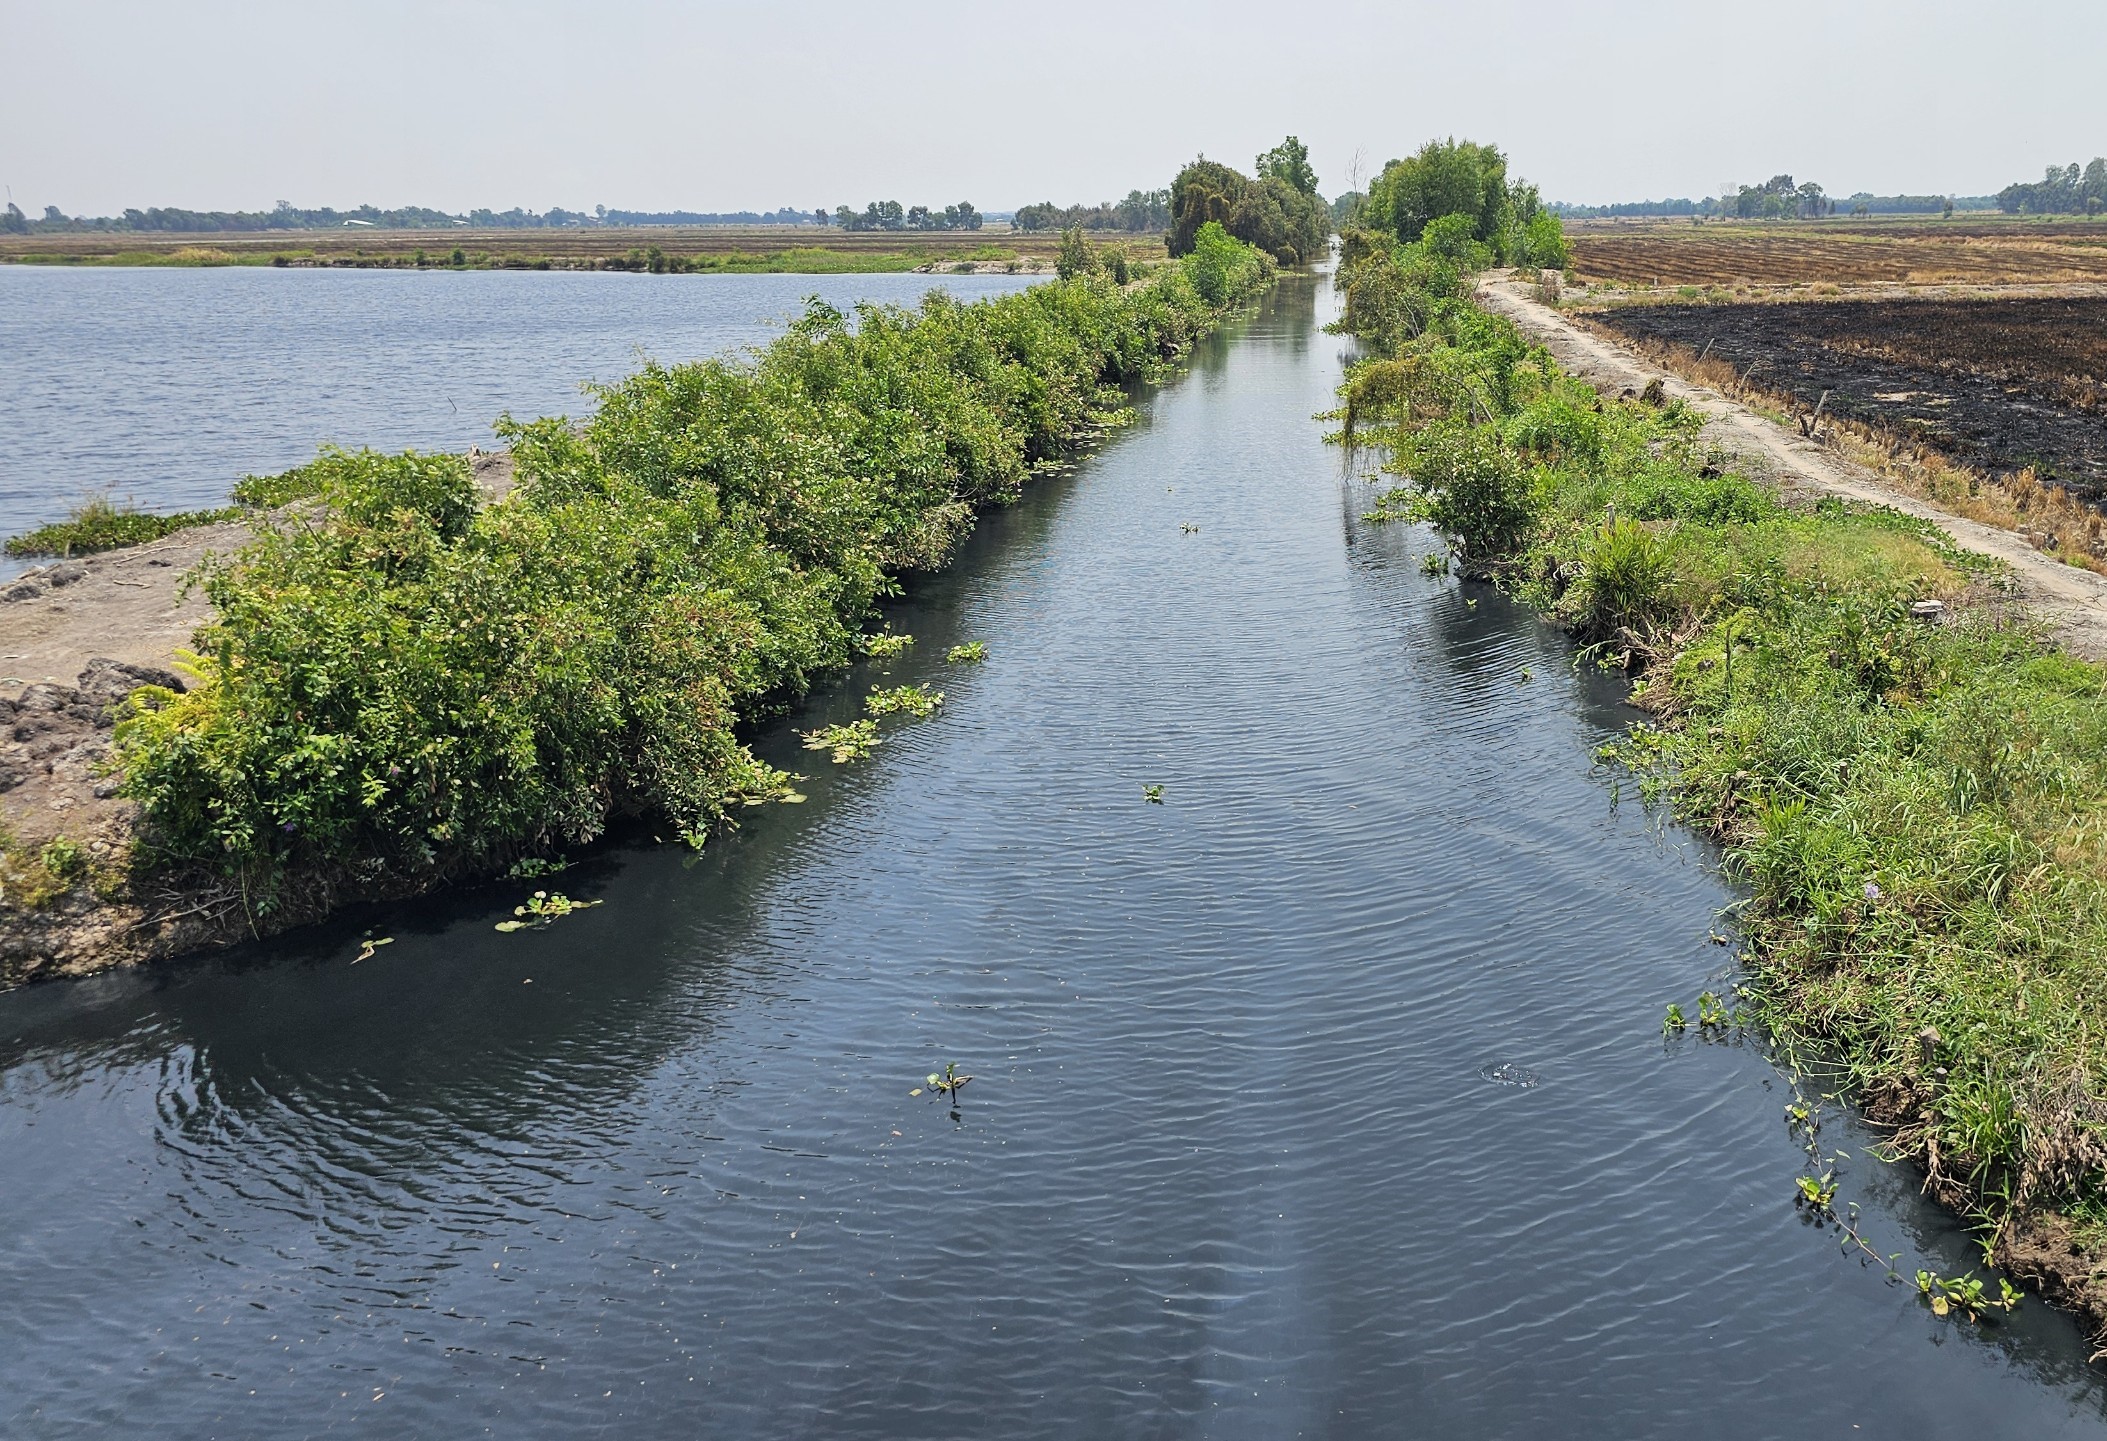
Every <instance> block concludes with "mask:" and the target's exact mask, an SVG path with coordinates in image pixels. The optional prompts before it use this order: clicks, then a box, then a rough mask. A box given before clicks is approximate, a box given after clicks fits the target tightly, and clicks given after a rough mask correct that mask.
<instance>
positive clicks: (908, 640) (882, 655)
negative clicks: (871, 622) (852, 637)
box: [863, 630, 914, 660]
mask: <svg viewBox="0 0 2107 1441" xmlns="http://www.w3.org/2000/svg"><path fill="white" fill-rule="evenodd" d="M913 644H914V637H913V636H911V635H898V634H895V633H894V632H892V631H889V630H882V631H879V632H878V633H877V634H876V635H867V636H865V637H864V638H863V652H864V654H865V655H868V656H873V657H875V658H877V659H879V660H886V659H889V658H891V657H893V656H896V655H902V654H904V653H905V652H906V650H907V648H908V647H909V646H911V645H913Z"/></svg>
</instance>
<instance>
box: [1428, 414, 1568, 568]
mask: <svg viewBox="0 0 2107 1441" xmlns="http://www.w3.org/2000/svg"><path fill="white" fill-rule="evenodd" d="M1408 463H1409V465H1410V467H1411V478H1412V483H1413V484H1414V485H1415V486H1416V487H1417V488H1418V489H1419V491H1420V492H1421V494H1423V495H1424V496H1425V497H1426V508H1425V516H1426V518H1427V519H1428V520H1430V521H1432V522H1433V523H1434V524H1435V525H1436V526H1438V527H1440V528H1441V529H1442V530H1443V531H1446V532H1447V533H1448V534H1449V536H1450V537H1451V538H1452V539H1453V540H1454V541H1455V542H1456V544H1457V546H1458V548H1459V549H1460V550H1461V551H1462V552H1463V555H1464V558H1465V560H1466V561H1467V562H1469V563H1471V564H1473V565H1483V564H1485V563H1487V562H1489V561H1495V560H1500V559H1504V558H1506V557H1508V556H1510V555H1512V554H1513V553H1514V552H1515V551H1516V550H1517V549H1518V548H1519V546H1520V545H1521V543H1522V541H1523V539H1524V538H1525V537H1526V536H1527V535H1528V534H1529V532H1530V530H1531V529H1532V527H1533V526H1534V525H1535V523H1536V517H1537V508H1538V507H1537V498H1536V495H1535V489H1534V486H1533V484H1532V480H1531V476H1530V473H1529V470H1528V468H1527V467H1526V466H1524V465H1523V464H1522V461H1521V459H1520V457H1518V456H1517V455H1515V453H1514V452H1513V451H1511V450H1509V449H1508V448H1507V447H1506V446H1504V445H1502V444H1501V443H1500V440H1499V437H1498V436H1497V435H1496V434H1494V433H1493V432H1492V431H1491V430H1490V429H1488V428H1485V427H1481V426H1474V425H1469V424H1465V423H1462V422H1458V421H1439V422H1436V423H1435V424H1432V425H1430V426H1428V427H1427V428H1425V429H1424V430H1422V431H1420V432H1419V433H1418V434H1417V435H1416V436H1414V437H1413V440H1412V445H1411V458H1410V461H1409V462H1408Z"/></svg>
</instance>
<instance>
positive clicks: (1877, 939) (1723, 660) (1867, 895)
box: [1341, 237, 2107, 1318]
mask: <svg viewBox="0 0 2107 1441" xmlns="http://www.w3.org/2000/svg"><path fill="white" fill-rule="evenodd" d="M1341 283H1342V285H1343V286H1344V288H1345V289H1346V292H1347V309H1346V317H1345V321H1344V322H1343V323H1344V325H1345V327H1346V328H1348V329H1351V330H1353V331H1355V332H1356V333H1359V334H1361V335H1362V336H1363V337H1364V338H1369V339H1370V340H1371V342H1372V343H1373V345H1374V349H1375V351H1376V355H1375V356H1374V358H1372V359H1370V360H1368V361H1367V362H1365V363H1363V364H1362V365H1361V366H1360V367H1358V368H1357V369H1356V370H1355V371H1354V372H1353V374H1352V375H1351V377H1350V379H1349V381H1348V383H1347V385H1346V387H1345V389H1344V392H1343V394H1344V398H1345V401H1346V409H1345V412H1344V414H1345V417H1346V419H1347V421H1348V425H1349V428H1350V429H1351V430H1352V431H1353V432H1354V433H1355V434H1356V437H1357V438H1358V439H1360V440H1362V441H1366V442H1372V443H1374V444H1377V445H1379V446H1383V447H1387V448H1388V450H1389V452H1390V456H1391V459H1390V464H1389V467H1388V468H1389V469H1390V470H1391V471H1393V472H1394V473H1395V474H1396V475H1398V476H1399V477H1400V478H1407V483H1406V484H1404V485H1402V486H1401V487H1400V488H1399V489H1398V490H1396V491H1394V492H1393V493H1391V495H1389V496H1388V497H1386V498H1385V500H1384V502H1383V503H1382V506H1381V507H1380V508H1379V510H1378V511H1377V514H1379V515H1404V516H1412V517H1415V518H1420V519H1425V520H1428V521H1431V522H1432V523H1433V524H1434V525H1436V526H1437V527H1439V528H1440V529H1441V530H1442V531H1443V532H1445V533H1446V534H1447V535H1448V537H1449V538H1450V540H1451V544H1452V545H1453V546H1454V548H1455V549H1456V550H1457V552H1458V553H1459V554H1460V555H1461V557H1462V558H1463V560H1464V562H1465V566H1466V568H1467V569H1468V570H1470V571H1473V572H1475V573H1477V574H1480V575H1483V576H1486V577H1488V578H1491V579H1493V580H1495V581H1497V582H1498V583H1499V584H1501V585H1503V586H1505V587H1507V588H1508V589H1510V590H1512V591H1514V592H1515V593H1516V594H1518V595H1520V596H1522V597H1523V598H1525V599H1527V600H1528V601H1530V602H1531V603H1532V604H1534V605H1535V606H1536V607H1537V608H1538V609H1540V610H1541V611H1543V612H1544V613H1545V614H1547V615H1548V616H1550V617H1552V618H1553V619H1555V620H1557V621H1558V622H1559V623H1560V624H1562V625H1563V626H1565V627H1566V628H1567V629H1568V630H1570V631H1571V632H1572V633H1573V634H1574V636H1575V637H1576V638H1577V639H1578V640H1580V641H1581V642H1582V643H1583V644H1584V645H1586V646H1588V647H1590V651H1589V652H1588V653H1591V654H1592V655H1594V656H1596V657H1599V658H1604V659H1613V660H1617V661H1624V662H1626V663H1628V664H1631V665H1632V666H1633V667H1634V668H1637V669H1641V670H1643V671H1644V679H1643V682H1642V684H1641V687H1640V693H1639V699H1640V700H1641V703H1642V704H1645V705H1647V706H1648V707H1649V708H1650V709H1652V711H1653V712H1654V714H1655V716H1656V717H1657V720H1656V723H1654V724H1652V725H1648V726H1642V727H1640V728H1638V729H1637V730H1635V732H1634V733H1633V734H1632V735H1631V737H1630V738H1629V739H1628V740H1627V741H1626V742H1625V743H1624V744H1622V745H1620V746H1617V747H1614V748H1612V752H1611V753H1610V755H1609V756H1607V757H1606V758H1607V759H1613V760H1616V761H1621V762H1623V763H1624V764H1625V765H1627V766H1629V767H1630V768H1631V769H1632V770H1633V771H1635V772H1636V773H1637V775H1638V776H1639V777H1640V778H1641V779H1642V781H1643V783H1644V785H1645V788H1646V790H1647V792H1648V794H1649V795H1651V796H1654V797H1657V798H1660V799H1662V800H1664V801H1666V802H1667V803H1669V804H1672V805H1673V807H1674V808H1675V810H1676V812H1677V813H1678V814H1680V815H1681V816H1683V817H1685V818H1686V819H1688V820H1689V821H1691V822H1692V823H1694V824H1696V825H1698V826H1700V827H1702V828H1704V829H1706V830H1708V831H1710V832H1711V833H1712V834H1714V835H1716V836H1718V837H1719V838H1720V839H1721V840H1722V841H1723V842H1724V843H1725V846H1726V854H1727V863H1728V867H1729V869H1730V871H1731V872H1732V873H1733V874H1734V875H1735V876H1736V877H1737V878H1738V879H1739V880H1740V881H1741V882H1742V883H1743V884H1745V885H1746V886H1747V887H1748V890H1749V893H1750V895H1749V900H1748V902H1747V904H1746V905H1745V906H1744V907H1742V909H1741V911H1740V924H1741V930H1742V934H1743V937H1744V940H1745V943H1746V945H1745V963H1746V978H1745V981H1744V983H1743V989H1744V992H1745V995H1746V997H1747V1003H1748V1005H1749V1008H1750V1011H1751V1013H1752V1015H1753V1017H1754V1018H1755V1019H1757V1020H1759V1021H1760V1022H1761V1024H1762V1025H1763V1026H1764V1027H1766V1028H1767V1030H1768V1031H1769V1033H1770V1034H1771V1035H1772V1036H1773V1037H1774V1038H1775V1039H1776V1040H1777V1041H1778V1042H1779V1043H1781V1044H1782V1045H1783V1046H1784V1047H1785V1048H1786V1049H1787V1051H1788V1052H1789V1053H1790V1052H1793V1051H1796V1050H1800V1049H1801V1048H1806V1049H1805V1052H1804V1053H1805V1054H1807V1055H1809V1056H1817V1055H1818V1056H1819V1057H1821V1058H1822V1059H1823V1061H1824V1063H1825V1064H1833V1065H1837V1066H1840V1067H1841V1068H1842V1069H1843V1071H1844V1072H1845V1073H1846V1075H1847V1076H1848V1079H1849V1081H1850V1083H1851V1085H1852V1087H1853V1089H1854V1090H1855V1093H1856V1094H1857V1096H1858V1097H1859V1098H1860V1099H1861V1100H1862V1101H1863V1102H1864V1103H1865V1104H1866V1106H1867V1108H1868V1110H1869V1111H1870V1112H1871V1114H1873V1115H1874V1116H1875V1117H1876V1118H1877V1119H1879V1120H1881V1121H1883V1122H1885V1123H1886V1124H1888V1125H1890V1126H1892V1127H1893V1128H1894V1130H1893V1144H1894V1146H1895V1148H1896V1149H1897V1150H1898V1151H1899V1152H1901V1153H1903V1154H1906V1155H1908V1156H1910V1157H1913V1158H1915V1159H1916V1160H1918V1161H1919V1162H1921V1163H1922V1164H1923V1165H1924V1167H1925V1168H1926V1170H1927V1171H1928V1173H1929V1175H1930V1178H1931V1181H1932V1185H1933V1187H1934V1189H1935V1190H1936V1191H1937V1192H1938V1194H1940V1195H1941V1196H1942V1197H1943V1198H1944V1199H1945V1200H1947V1201H1948V1202H1949V1203H1951V1204H1954V1205H1956V1206H1958V1207H1961V1208H1962V1209H1964V1210H1967V1211H1968V1212H1970V1213H1971V1214H1972V1215H1974V1216H1975V1217H1976V1218H1977V1219H1978V1220H1979V1221H1980V1222H1981V1223H1982V1225H1983V1228H1984V1234H1985V1240H1986V1245H1988V1246H1989V1247H1990V1248H1991V1249H1992V1250H1993V1251H1994V1253H1995V1254H1996V1255H1997V1256H1998V1257H1999V1258H2000V1259H2002V1260H2005V1261H2007V1262H2016V1263H2017V1264H2018V1265H2019V1266H2020V1267H2021V1268H2022V1269H2023V1271H2024V1272H2025V1273H2026V1274H2029V1275H2031V1276H2032V1277H2033V1278H2034V1279H2036V1280H2038V1281H2043V1282H2044V1283H2045V1284H2047V1285H2048V1286H2049V1288H2050V1289H2051V1290H2052V1291H2054V1292H2055V1293H2056V1294H2058V1295H2059V1297H2060V1298H2062V1299H2065V1300H2068V1301H2071V1302H2073V1303H2074V1304H2077V1305H2079V1306H2080V1307H2082V1308H2084V1309H2087V1310H2089V1311H2090V1312H2091V1313H2092V1314H2094V1315H2095V1316H2096V1317H2102V1318H2107V1304H2103V1296H2107V1293H2103V1292H2100V1291H2098V1290H2093V1289H2089V1288H2093V1287H2096V1286H2097V1283H2096V1282H2094V1281H2092V1280H2091V1279H2090V1275H2091V1268H2092V1266H2093V1264H2094V1262H2095V1261H2096V1260H2097V1259H2098V1257H2099V1255H2100V1252H2101V1250H2102V1249H2103V1245H2107V672H2103V669H2102V667H2100V666H2098V665H2095V664H2092V663H2090V662H2086V661H2081V660H2078V659H2075V658H2073V657H2071V656H2069V655H2066V654H2063V653H2060V652H2058V651H2057V650H2056V649H2055V648H2054V647H2053V646H2052V645H2050V644H2049V643H2048V642H2047V641H2046V640H2045V639H2044V638H2043V637H2042V636H2041V635H2040V634H2038V633H2037V632H2036V631H2035V630H2033V629H2031V628H2029V627H2028V626H2027V625H2025V624H2024V623H2023V622H2021V621H2017V620H2014V619H2012V618H2011V617H2010V616H2009V615H2008V614H2007V611H2006V608H2005V607H2004V606H2003V605H2002V604H2001V603H2000V602H1999V596H2000V586H1999V581H2000V576H1999V572H1998V571H1997V570H1996V568H1995V567H1994V565H1993V564H1992V563H1990V562H1987V561H1985V560H1983V559H1981V558H1978V557H1975V556H1972V555H1969V554H1967V553H1964V552H1961V551H1958V550H1956V549H1955V548H1953V547H1952V546H1951V545H1950V544H1949V543H1948V541H1947V540H1946V539H1945V537H1943V536H1942V535H1941V534H1940V533H1939V532H1938V531H1936V530H1935V529H1934V528H1932V527H1931V526H1930V525H1928V524H1925V523H1922V522H1919V521H1916V520H1913V519H1910V518H1908V517H1904V516H1901V515H1898V514H1895V513H1893V512H1888V511H1881V510H1867V509H1863V508H1856V507H1851V506H1846V505H1843V504H1841V503H1838V502H1836V501H1833V500H1832V501H1824V502H1821V503H1820V504H1817V505H1815V506H1812V507H1811V508H1792V507H1787V506H1786V505H1784V504H1782V503H1781V502H1780V501H1779V500H1778V498H1777V497H1776V495H1775V494H1774V493H1772V492H1771V491H1769V490H1766V489H1764V488H1761V487H1759V486H1757V485H1756V484H1754V483H1752V482H1751V481H1749V480H1747V479H1745V478H1743V477H1741V476H1739V475H1736V474H1733V473H1730V472H1723V471H1722V470H1721V468H1720V464H1719V458H1718V457H1716V456H1712V455H1708V454H1707V453H1705V451H1704V450H1703V449H1702V447H1701V446H1700V443H1699V441H1698V430H1699V418H1698V417H1697V416H1696V415H1694V414H1692V413H1691V412H1689V411H1687V410H1685V409H1684V408H1683V407H1682V406H1680V405H1679V404H1668V405H1666V406H1658V407H1657V406H1654V405H1649V404H1646V403H1643V402H1642V401H1625V402H1605V401H1604V400H1602V399H1601V398H1599V397H1598V396H1596V395H1595V393H1594V392H1593V391H1592V390H1591V389H1590V388H1589V387H1587V386H1585V385H1583V384H1581V383H1580V382H1578V381H1576V380H1573V379H1571V378H1568V377H1566V376H1563V375H1561V374H1560V373H1559V372H1558V370H1557V369H1556V367H1555V365H1554V364H1553V362H1552V361H1551V358H1550V356H1549V355H1548V353H1546V352H1545V351H1543V350H1542V349H1541V348H1538V347H1534V346H1531V345H1529V344H1528V343H1526V342H1525V341H1524V339H1523V338H1522V337H1521V335H1520V334H1519V333H1518V332H1517V331H1516V330H1515V328H1514V327H1513V326H1512V325H1511V324H1509V323H1508V322H1507V321H1505V320H1503V319H1500V318H1497V317H1493V316H1490V315H1486V314H1484V313H1482V312H1479V311H1477V310H1475V309H1474V308H1472V307H1471V306H1470V305H1469V303H1468V301H1467V300H1466V298H1465V297H1466V295H1467V288H1466V287H1465V285H1464V284H1463V283H1462V278H1461V277H1460V276H1458V274H1457V273H1456V270H1455V267H1454V266H1453V265H1451V264H1448V263H1446V262H1442V261H1440V260H1439V258H1438V257H1429V256H1426V255H1423V254H1420V253H1419V250H1418V247H1406V248H1403V249H1396V248H1393V246H1392V245H1391V244H1390V242H1388V241H1387V240H1385V239H1382V238H1371V237H1357V238H1354V239H1351V240H1350V241H1349V245H1348V251H1347V260H1346V263H1345V265H1344V266H1343V269H1342V274H1341ZM1927 599H1942V600H1946V601H1948V602H1950V603H1952V604H1953V609H1952V611H1951V613H1950V618H1949V619H1948V620H1947V622H1946V623H1945V624H1927V623H1926V622H1925V621H1923V620H1920V619H1916V618H1913V616H1912V614H1911V611H1910V605H1911V603H1912V602H1916V601H1920V600H1927ZM1666 999H1669V998H1664V1000H1666ZM1683 999H1687V998H1683ZM2045 1235H2050V1236H2054V1237H2055V1238H2056V1239H2057V1242H2058V1246H2059V1247H2060V1253H2057V1252H2053V1251H2052V1248H2049V1247H2046V1246H2043V1245H2041V1244H2039V1241H2040V1239H2041V1238H2042V1237H2043V1236H2045ZM2066 1242H2068V1243H2069V1244H2065V1243H2066Z"/></svg>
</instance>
